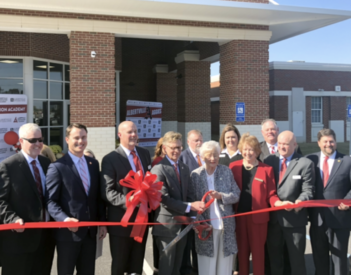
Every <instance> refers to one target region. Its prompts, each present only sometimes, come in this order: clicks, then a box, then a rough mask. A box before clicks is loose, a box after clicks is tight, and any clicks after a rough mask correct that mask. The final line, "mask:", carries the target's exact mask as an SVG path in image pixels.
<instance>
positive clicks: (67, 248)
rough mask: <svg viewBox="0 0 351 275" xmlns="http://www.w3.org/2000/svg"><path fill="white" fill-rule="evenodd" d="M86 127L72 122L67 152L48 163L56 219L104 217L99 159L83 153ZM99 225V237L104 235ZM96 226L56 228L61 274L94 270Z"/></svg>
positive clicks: (52, 212)
mask: <svg viewBox="0 0 351 275" xmlns="http://www.w3.org/2000/svg"><path fill="white" fill-rule="evenodd" d="M87 133H88V131H87V128H86V127H85V126H84V125H82V124H79V123H73V124H71V125H69V126H68V127H67V129H66V142H67V145H68V150H69V151H68V153H67V154H66V155H64V156H63V157H62V158H60V159H59V160H57V161H56V162H55V163H52V164H51V165H50V166H49V169H48V173H47V177H46V188H47V192H46V196H45V198H46V202H47V208H48V211H49V213H50V215H51V216H52V217H53V218H54V219H55V220H56V221H61V222H62V221H64V222H79V221H105V219H106V217H105V206H104V204H103V202H102V200H101V195H100V173H99V163H98V161H97V160H95V159H93V158H90V157H87V156H84V149H85V148H86V146H87V144H88V141H87ZM106 233H107V229H106V227H104V226H102V227H100V231H99V238H100V239H103V238H105V236H106ZM97 234H98V229H97V228H96V227H80V228H78V227H71V228H58V229H55V237H56V241H57V270H58V275H67V274H73V273H74V269H75V268H76V269H77V274H91V275H93V274H94V273H95V254H96V235H97Z"/></svg>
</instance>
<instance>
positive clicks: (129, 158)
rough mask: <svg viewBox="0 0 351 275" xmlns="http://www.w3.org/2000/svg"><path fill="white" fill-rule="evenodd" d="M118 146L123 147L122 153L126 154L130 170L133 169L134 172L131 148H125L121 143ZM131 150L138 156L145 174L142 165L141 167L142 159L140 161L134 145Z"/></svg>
mask: <svg viewBox="0 0 351 275" xmlns="http://www.w3.org/2000/svg"><path fill="white" fill-rule="evenodd" d="M120 146H121V148H122V149H123V151H124V153H125V154H126V156H127V159H128V161H129V164H130V166H131V167H132V170H133V171H134V172H136V168H135V164H134V161H133V155H132V154H131V152H132V150H129V149H127V148H126V147H124V146H123V145H122V144H121V145H120ZM133 151H134V152H135V154H136V155H137V157H138V158H139V160H140V163H141V168H142V169H143V173H144V174H145V171H144V167H143V163H142V161H141V159H140V156H139V154H138V151H137V150H136V149H135V147H134V150H133Z"/></svg>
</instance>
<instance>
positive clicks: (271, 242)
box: [267, 223, 307, 275]
mask: <svg viewBox="0 0 351 275" xmlns="http://www.w3.org/2000/svg"><path fill="white" fill-rule="evenodd" d="M285 244H286V246H287V248H288V254H289V260H290V264H291V274H292V275H306V273H307V272H306V264H305V248H306V227H305V226H303V227H283V226H280V224H279V223H269V224H268V235H267V247H268V253H269V259H270V263H271V274H272V275H285V273H284V245H285Z"/></svg>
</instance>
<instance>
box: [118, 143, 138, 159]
mask: <svg viewBox="0 0 351 275" xmlns="http://www.w3.org/2000/svg"><path fill="white" fill-rule="evenodd" d="M119 146H121V148H122V149H123V151H124V153H126V155H127V157H129V155H130V153H131V152H132V151H134V152H135V153H136V154H137V155H138V152H137V150H136V149H135V147H134V150H129V149H127V148H126V147H124V146H123V145H122V144H120V145H119Z"/></svg>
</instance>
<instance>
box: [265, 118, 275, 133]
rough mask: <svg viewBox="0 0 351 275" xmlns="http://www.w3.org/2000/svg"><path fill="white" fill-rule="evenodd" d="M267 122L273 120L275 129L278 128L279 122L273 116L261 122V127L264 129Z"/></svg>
mask: <svg viewBox="0 0 351 275" xmlns="http://www.w3.org/2000/svg"><path fill="white" fill-rule="evenodd" d="M267 122H272V123H273V124H274V127H275V129H278V124H277V122H276V121H275V120H274V119H273V118H267V119H265V120H263V121H262V122H261V129H262V130H263V125H265V124H266V123H267Z"/></svg>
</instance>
